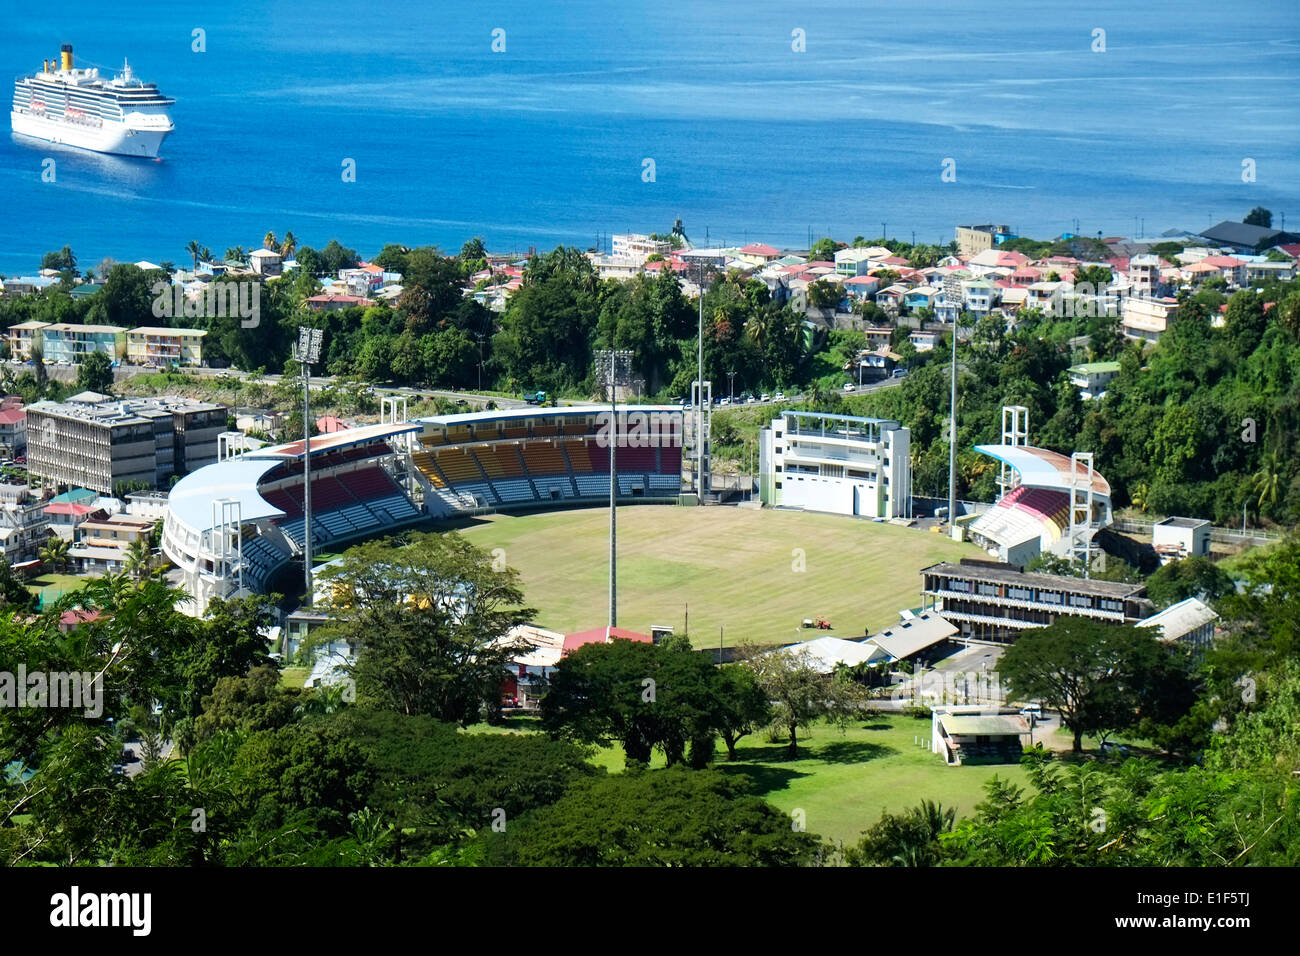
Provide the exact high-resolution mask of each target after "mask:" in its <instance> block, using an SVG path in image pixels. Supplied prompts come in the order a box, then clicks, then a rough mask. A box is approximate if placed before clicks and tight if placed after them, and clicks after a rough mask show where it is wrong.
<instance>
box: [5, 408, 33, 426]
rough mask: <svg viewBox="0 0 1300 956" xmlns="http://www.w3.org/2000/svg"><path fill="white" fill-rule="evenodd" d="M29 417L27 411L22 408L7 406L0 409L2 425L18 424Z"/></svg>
mask: <svg viewBox="0 0 1300 956" xmlns="http://www.w3.org/2000/svg"><path fill="white" fill-rule="evenodd" d="M26 417H27V412H26V411H24V410H23V409H21V408H6V409H2V410H0V425H17V424H18V423H19V422H20V421H22V420H23V419H24V418H26Z"/></svg>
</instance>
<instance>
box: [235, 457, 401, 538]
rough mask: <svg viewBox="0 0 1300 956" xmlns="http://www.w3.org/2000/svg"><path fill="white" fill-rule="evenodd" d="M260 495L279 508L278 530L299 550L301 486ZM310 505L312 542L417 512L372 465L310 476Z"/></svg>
mask: <svg viewBox="0 0 1300 956" xmlns="http://www.w3.org/2000/svg"><path fill="white" fill-rule="evenodd" d="M369 447H371V448H372V449H373V446H369ZM313 473H314V469H313ZM262 496H263V497H264V498H265V499H266V500H267V501H268V502H270V503H271V504H272V505H274V506H275V507H277V508H279V509H280V510H281V511H283V512H285V516H284V517H283V518H281V519H279V521H278V524H279V527H280V530H281V531H283V532H284V534H285V536H286V537H287V538H288V539H289V540H290V541H292V542H293V543H294V544H295V545H297V547H298V549H299V550H302V548H303V547H304V545H305V539H306V519H305V517H304V515H303V486H302V485H301V484H298V485H286V486H283V487H281V488H276V489H272V490H268V491H264V492H262ZM311 506H312V507H311V510H312V539H313V542H316V543H321V542H325V541H333V540H336V539H346V538H354V537H359V536H362V535H366V534H371V533H373V532H375V531H377V530H379V529H380V528H383V527H384V526H386V525H392V524H399V523H403V522H406V521H412V520H415V519H416V518H419V517H420V515H421V512H420V509H419V508H417V507H416V506H415V505H414V504H413V503H412V502H411V500H410V499H409V498H408V497H407V496H406V494H405V493H404V492H403V491H402V489H401V488H400V487H399V486H398V484H397V482H395V481H394V480H393V479H392V477H391V476H390V475H389V474H388V473H387V472H386V471H384V469H383V468H381V467H380V466H378V465H373V466H371V467H369V468H357V469H354V470H352V471H347V472H342V473H340V474H334V475H322V476H321V477H319V478H313V479H312V482H311ZM257 540H261V539H257ZM286 556H287V555H286Z"/></svg>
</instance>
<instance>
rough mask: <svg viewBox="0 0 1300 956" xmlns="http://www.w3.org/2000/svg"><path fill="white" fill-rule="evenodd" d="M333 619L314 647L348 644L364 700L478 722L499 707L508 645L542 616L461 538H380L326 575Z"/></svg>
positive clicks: (509, 578) (512, 581)
mask: <svg viewBox="0 0 1300 956" xmlns="http://www.w3.org/2000/svg"><path fill="white" fill-rule="evenodd" d="M320 581H321V583H322V584H323V585H324V586H325V587H326V588H327V589H328V593H329V595H330V596H329V598H328V600H327V602H326V605H325V606H326V607H328V609H329V610H330V612H331V614H332V615H333V616H334V620H333V621H332V622H331V624H330V625H329V626H327V627H323V628H321V629H319V630H318V632H317V635H318V636H316V635H314V643H315V644H320V643H327V642H329V641H347V642H348V643H350V644H352V645H353V646H354V647H356V648H357V655H356V660H355V662H353V663H352V664H350V665H348V669H349V671H350V672H351V675H352V676H353V678H355V680H356V685H357V695H358V700H367V701H370V702H372V703H374V704H375V705H376V706H378V707H381V708H385V709H389V710H395V711H397V712H399V713H405V714H432V715H434V716H436V717H438V718H440V719H442V720H448V721H459V722H471V721H474V720H477V719H478V718H479V716H480V712H481V709H482V708H484V707H486V708H487V709H488V711H489V712H491V711H493V710H495V709H497V708H499V707H500V690H501V685H502V681H503V679H504V674H505V670H506V667H507V665H508V663H509V662H510V661H511V660H512V659H513V658H514V657H515V656H516V654H517V653H518V652H519V650H520V647H519V645H517V643H515V642H512V641H510V640H509V639H508V633H509V632H510V630H511V628H513V627H514V626H515V625H518V624H523V623H524V622H526V621H528V620H529V619H530V618H531V617H532V615H533V614H534V613H535V612H534V611H533V609H532V608H527V607H524V606H523V605H522V602H523V592H522V591H521V590H520V589H519V575H518V572H516V571H514V570H513V569H505V570H496V569H495V567H494V559H493V556H492V555H491V554H489V553H488V552H486V551H484V550H482V549H480V548H476V547H474V546H473V545H471V544H470V543H469V542H468V541H466V540H465V539H464V538H462V537H461V536H460V535H458V534H455V533H454V532H452V533H448V534H414V535H411V536H410V537H409V538H407V539H405V540H378V541H371V542H367V543H365V544H361V545H357V546H356V547H354V548H350V549H349V550H348V551H346V552H345V553H344V554H343V556H342V558H340V560H339V562H338V564H336V565H333V566H331V567H330V568H328V569H326V570H325V571H323V572H322V573H321V575H320Z"/></svg>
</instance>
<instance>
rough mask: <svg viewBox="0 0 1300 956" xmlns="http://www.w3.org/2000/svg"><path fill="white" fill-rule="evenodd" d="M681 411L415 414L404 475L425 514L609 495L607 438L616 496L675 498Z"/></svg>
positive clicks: (599, 409)
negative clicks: (416, 488) (409, 472)
mask: <svg viewBox="0 0 1300 956" xmlns="http://www.w3.org/2000/svg"><path fill="white" fill-rule="evenodd" d="M682 417H683V412H682V410H681V409H680V408H677V407H675V406H671V405H634V406H622V407H620V408H619V409H618V428H617V432H615V431H614V429H612V428H611V427H610V426H611V422H610V413H609V410H608V408H606V407H605V406H599V405H596V406H593V405H585V406H572V407H568V408H545V409H543V408H513V409H502V410H500V411H491V412H468V413H463V414H458V415H437V416H434V417H432V418H424V419H419V420H418V422H417V423H418V424H419V425H420V426H421V429H422V431H421V433H420V435H419V436H418V438H417V446H416V450H415V452H414V454H413V455H412V464H413V466H414V468H413V474H414V476H415V479H416V480H417V481H418V482H419V484H420V485H421V486H422V488H423V491H424V502H425V510H426V511H428V512H429V514H431V515H433V516H435V517H445V516H454V515H457V514H463V513H477V512H480V511H484V510H489V511H491V510H497V511H511V510H519V509H530V508H548V507H555V506H557V505H569V504H595V503H600V502H607V501H608V500H609V491H610V487H609V483H610V470H609V466H610V462H609V439H610V438H611V436H612V437H613V438H614V444H615V446H616V447H615V461H614V468H615V471H616V473H617V480H618V489H617V496H618V498H619V499H622V500H645V499H648V500H659V501H672V502H676V501H677V499H678V496H679V495H680V494H681V490H682Z"/></svg>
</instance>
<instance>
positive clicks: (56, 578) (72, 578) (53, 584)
mask: <svg viewBox="0 0 1300 956" xmlns="http://www.w3.org/2000/svg"><path fill="white" fill-rule="evenodd" d="M93 580H94V578H88V577H83V576H81V575H77V574H55V573H53V572H51V573H47V574H42V575H40V576H39V577H35V578H32V579H31V580H30V581H28V582H27V590H29V591H31V592H32V593H33V594H41V595H43V596H44V597H45V599H47V600H50V601H54V600H57V599H58V598H59V597H61V596H62V595H63V594H66V593H67V592H69V591H79V590H81V588H83V587H85V586H86V585H87V584H89V583H90V582H91V581H93Z"/></svg>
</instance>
